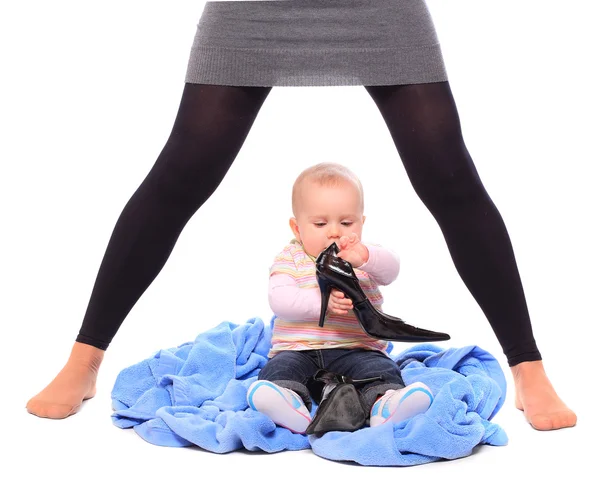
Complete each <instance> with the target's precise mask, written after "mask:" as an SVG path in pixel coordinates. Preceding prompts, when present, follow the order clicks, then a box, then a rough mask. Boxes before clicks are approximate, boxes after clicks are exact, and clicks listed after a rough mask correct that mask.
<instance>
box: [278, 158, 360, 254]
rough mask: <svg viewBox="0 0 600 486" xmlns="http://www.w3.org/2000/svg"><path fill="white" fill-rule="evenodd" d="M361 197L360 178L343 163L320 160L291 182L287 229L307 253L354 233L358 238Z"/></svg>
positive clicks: (318, 250)
mask: <svg viewBox="0 0 600 486" xmlns="http://www.w3.org/2000/svg"><path fill="white" fill-rule="evenodd" d="M363 210H364V196H363V188H362V184H361V183H360V180H359V179H358V177H356V175H355V174H354V173H353V172H352V171H351V170H350V169H348V168H346V167H344V166H343V165H340V164H336V163H332V162H323V163H320V164H317V165H313V166H312V167H309V168H308V169H305V170H304V171H303V172H302V173H301V174H300V175H299V176H298V178H297V179H296V182H294V187H293V189H292V211H293V213H294V216H293V217H292V218H290V228H291V229H292V231H293V232H294V235H295V236H296V239H297V240H298V241H300V242H301V243H302V245H303V246H304V249H305V250H306V252H307V253H308V254H309V255H312V256H314V257H316V256H318V255H319V253H321V252H322V251H323V250H324V249H325V248H327V247H328V246H329V245H331V243H333V242H334V241H335V242H336V243H337V244H338V245H339V241H340V238H341V237H342V236H344V235H346V236H350V235H351V234H352V233H356V234H357V236H358V237H359V239H362V228H363V223H364V222H365V216H363Z"/></svg>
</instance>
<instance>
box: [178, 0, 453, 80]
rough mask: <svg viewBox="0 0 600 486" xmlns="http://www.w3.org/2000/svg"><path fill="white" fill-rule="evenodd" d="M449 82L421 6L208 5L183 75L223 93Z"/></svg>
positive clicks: (315, 1)
mask: <svg viewBox="0 0 600 486" xmlns="http://www.w3.org/2000/svg"><path fill="white" fill-rule="evenodd" d="M446 80H447V74H446V69H445V66H444V60H443V57H442V52H441V49H440V44H439V41H438V37H437V34H436V31H435V27H434V25H433V21H432V18H431V15H430V12H429V9H428V8H427V5H426V3H425V0H263V1H237V2H231V1H223V2H221V1H209V2H206V4H205V7H204V10H203V12H202V16H201V18H200V21H199V22H198V28H197V31H196V35H195V37H194V41H193V44H192V48H191V53H190V59H189V63H188V66H187V72H186V76H185V81H186V82H188V83H199V84H216V85H225V86H381V85H396V84H418V83H433V82H439V81H446Z"/></svg>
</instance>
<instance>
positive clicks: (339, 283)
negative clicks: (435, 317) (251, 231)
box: [316, 242, 450, 343]
mask: <svg viewBox="0 0 600 486" xmlns="http://www.w3.org/2000/svg"><path fill="white" fill-rule="evenodd" d="M338 251H339V248H338V246H337V244H336V243H335V242H333V243H332V244H331V245H329V246H328V247H327V249H325V250H323V251H322V252H321V253H320V254H319V256H318V257H317V259H316V266H317V282H318V283H319V288H320V289H321V316H320V317H319V326H320V327H323V325H324V323H325V313H326V312H327V306H328V305H329V295H330V293H331V289H332V288H336V289H339V290H340V291H341V292H343V293H344V294H345V295H346V296H347V297H348V298H349V299H350V300H352V304H353V307H354V313H355V314H356V317H357V319H358V322H359V323H360V325H361V327H362V328H363V330H364V331H365V332H366V333H367V334H368V335H369V336H372V337H374V338H377V339H385V340H387V341H403V342H409V343H417V342H430V341H447V340H448V339H450V336H449V335H448V334H446V333H443V332H435V331H428V330H427V329H420V328H418V327H414V326H411V325H409V324H407V323H406V322H404V321H403V320H402V319H399V318H398V317H392V316H389V315H387V314H384V313H383V312H380V311H378V310H377V309H376V308H375V307H373V304H371V302H370V301H369V299H368V298H367V296H366V295H365V293H364V292H363V290H362V288H361V287H360V284H359V282H358V277H357V276H356V274H355V273H354V270H353V269H352V265H351V264H350V263H349V262H347V261H346V260H344V259H342V258H340V257H338V256H337V253H338Z"/></svg>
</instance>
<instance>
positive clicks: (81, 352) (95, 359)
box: [68, 342, 104, 373]
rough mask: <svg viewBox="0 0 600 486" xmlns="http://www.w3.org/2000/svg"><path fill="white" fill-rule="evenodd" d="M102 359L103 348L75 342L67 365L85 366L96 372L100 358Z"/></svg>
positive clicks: (100, 362)
mask: <svg viewBox="0 0 600 486" xmlns="http://www.w3.org/2000/svg"><path fill="white" fill-rule="evenodd" d="M103 359H104V350H102V349H99V348H96V347H94V346H91V345H89V344H84V343H80V342H75V344H74V345H73V348H72V350H71V355H70V356H69V361H68V364H69V365H73V366H78V367H85V368H87V369H89V370H90V371H93V372H95V373H98V370H99V369H100V365H101V364H102V360H103Z"/></svg>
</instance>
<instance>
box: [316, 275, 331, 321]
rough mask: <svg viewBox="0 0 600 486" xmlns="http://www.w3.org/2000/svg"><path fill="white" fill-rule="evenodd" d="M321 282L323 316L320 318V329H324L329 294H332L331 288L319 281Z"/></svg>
mask: <svg viewBox="0 0 600 486" xmlns="http://www.w3.org/2000/svg"><path fill="white" fill-rule="evenodd" d="M317 280H318V282H319V288H320V289H321V315H320V316H319V327H323V325H324V324H325V313H326V312H327V306H328V305H329V294H331V287H330V286H329V285H328V284H327V282H324V281H323V280H320V279H317Z"/></svg>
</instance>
